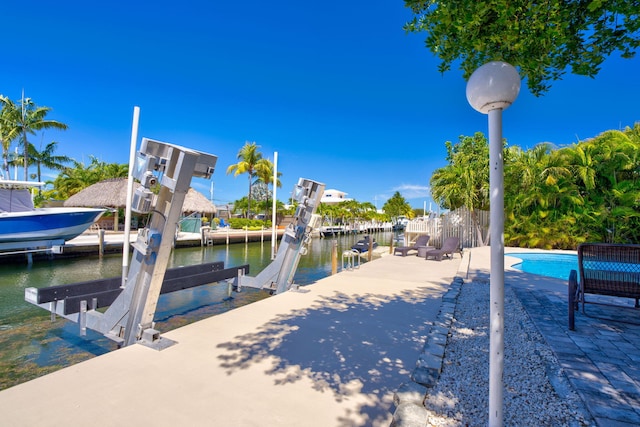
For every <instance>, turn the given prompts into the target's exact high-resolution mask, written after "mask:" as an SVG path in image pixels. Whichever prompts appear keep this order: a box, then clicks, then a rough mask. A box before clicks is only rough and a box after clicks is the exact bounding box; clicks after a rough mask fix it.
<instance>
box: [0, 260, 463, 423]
mask: <svg viewBox="0 0 640 427" xmlns="http://www.w3.org/2000/svg"><path fill="white" fill-rule="evenodd" d="M460 263H461V261H460V258H459V257H456V259H455V260H453V261H449V260H444V261H442V262H435V261H425V260H424V259H422V258H418V257H415V256H408V257H398V256H384V257H382V258H381V259H379V260H375V261H373V262H369V263H365V264H363V265H362V266H361V267H360V268H359V269H356V270H353V271H344V272H341V273H339V274H337V275H335V276H331V277H328V278H325V279H322V280H320V281H318V282H317V283H315V284H313V285H310V286H308V287H306V288H303V289H302V290H301V291H299V292H287V293H284V294H282V295H278V296H274V297H272V298H267V299H265V300H262V301H259V302H256V303H253V304H250V305H248V306H245V307H241V308H238V309H236V310H233V311H230V312H227V313H224V314H221V315H218V316H215V317H212V318H209V319H206V320H203V321H200V322H197V323H194V324H191V325H188V326H185V327H182V328H179V329H176V330H174V331H170V332H168V333H166V334H164V336H165V337H166V338H169V339H171V340H175V341H177V342H178V344H176V345H174V346H172V347H170V348H167V349H165V350H163V351H156V350H152V349H150V348H147V347H144V346H141V345H134V346H131V347H126V348H123V349H120V350H117V351H114V352H112V353H109V354H106V355H103V356H99V357H96V358H94V359H91V360H88V361H86V362H83V363H79V364H77V365H74V366H71V367H69V368H65V369H62V370H60V371H58V372H55V373H53V374H50V375H47V376H45V377H41V378H38V379H35V380H33V381H30V382H28V383H24V384H20V385H18V386H15V387H13V388H10V389H7V390H4V391H2V392H0V413H1V414H2V424H4V425H11V426H60V425H65V424H69V423H77V422H83V421H82V420H84V422H90V423H91V424H92V425H94V426H100V425H104V426H113V425H138V426H143V425H153V426H176V425H189V426H205V425H206V426H211V425H219V426H301V425H305V426H323V427H326V426H365V425H366V426H388V425H389V424H390V423H391V417H392V413H391V411H392V410H393V407H392V405H393V393H394V391H395V390H396V389H397V388H398V386H399V385H400V384H402V383H403V382H406V381H407V380H408V378H409V375H410V374H411V372H412V370H413V369H414V367H415V365H416V358H417V355H418V354H419V352H420V349H421V348H422V346H423V345H424V341H425V336H426V334H427V333H428V332H429V329H430V326H431V324H432V322H433V321H434V319H435V318H436V316H437V314H438V311H439V308H440V304H441V300H442V295H443V294H444V293H445V292H446V291H447V289H448V286H449V284H450V283H451V281H452V279H453V278H454V276H455V275H456V274H457V273H458V267H459V265H460Z"/></svg>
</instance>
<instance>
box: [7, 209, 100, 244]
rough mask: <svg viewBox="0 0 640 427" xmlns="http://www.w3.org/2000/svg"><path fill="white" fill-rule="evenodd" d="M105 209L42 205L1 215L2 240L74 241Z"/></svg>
mask: <svg viewBox="0 0 640 427" xmlns="http://www.w3.org/2000/svg"><path fill="white" fill-rule="evenodd" d="M104 212H105V210H104V209H90V208H43V209H36V210H34V211H28V212H4V213H1V214H0V243H9V242H11V243H13V242H30V241H42V240H65V241H66V240H71V239H73V238H74V237H77V236H79V235H80V234H82V233H83V232H84V231H85V230H87V229H88V228H89V227H91V225H92V224H93V223H94V222H95V221H97V220H98V218H100V216H101V215H102V214H103V213H104Z"/></svg>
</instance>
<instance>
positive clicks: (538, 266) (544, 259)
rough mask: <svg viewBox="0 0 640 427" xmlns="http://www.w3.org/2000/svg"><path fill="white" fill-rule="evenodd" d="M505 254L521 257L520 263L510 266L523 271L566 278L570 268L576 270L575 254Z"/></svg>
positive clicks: (576, 260)
mask: <svg viewBox="0 0 640 427" xmlns="http://www.w3.org/2000/svg"><path fill="white" fill-rule="evenodd" d="M507 256H510V257H515V258H519V259H521V260H522V262H521V263H517V264H514V265H512V266H511V267H512V268H515V269H517V270H521V271H524V272H525V273H533V274H540V275H542V276H547V277H555V278H557V279H564V280H568V279H569V273H570V272H571V270H576V271H577V270H578V256H577V255H575V254H561V253H538V252H525V253H510V254H507Z"/></svg>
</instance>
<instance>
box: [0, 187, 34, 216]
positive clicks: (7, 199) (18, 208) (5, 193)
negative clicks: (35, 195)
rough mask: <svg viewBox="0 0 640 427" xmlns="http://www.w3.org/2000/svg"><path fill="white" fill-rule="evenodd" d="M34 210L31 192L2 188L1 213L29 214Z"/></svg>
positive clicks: (0, 189)
mask: <svg viewBox="0 0 640 427" xmlns="http://www.w3.org/2000/svg"><path fill="white" fill-rule="evenodd" d="M33 209H34V207H33V200H32V199H31V193H30V192H29V190H27V189H13V188H0V212H29V211H32V210H33Z"/></svg>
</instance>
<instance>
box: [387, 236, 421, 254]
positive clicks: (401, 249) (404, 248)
mask: <svg viewBox="0 0 640 427" xmlns="http://www.w3.org/2000/svg"><path fill="white" fill-rule="evenodd" d="M429 239H430V237H429V236H426V235H425V236H418V238H417V239H416V242H415V243H414V244H413V245H411V246H400V247H396V248H394V250H393V254H394V255H395V254H401V255H402V256H407V253H408V252H409V251H417V250H418V248H420V247H426V246H427V244H428V243H429Z"/></svg>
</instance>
